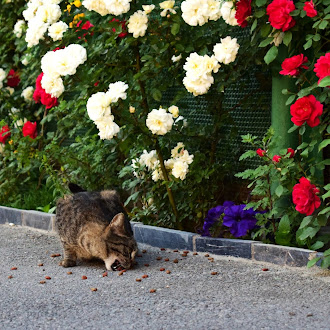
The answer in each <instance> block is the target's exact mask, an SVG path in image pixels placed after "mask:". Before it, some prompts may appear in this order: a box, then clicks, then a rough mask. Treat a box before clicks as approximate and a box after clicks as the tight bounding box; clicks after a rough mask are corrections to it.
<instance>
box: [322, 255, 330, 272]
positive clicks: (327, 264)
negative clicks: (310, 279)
mask: <svg viewBox="0 0 330 330" xmlns="http://www.w3.org/2000/svg"><path fill="white" fill-rule="evenodd" d="M321 267H322V268H324V269H328V268H329V267H330V257H326V258H324V259H323V260H322V262H321Z"/></svg>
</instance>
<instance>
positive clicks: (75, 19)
mask: <svg viewBox="0 0 330 330" xmlns="http://www.w3.org/2000/svg"><path fill="white" fill-rule="evenodd" d="M82 17H85V14H84V13H81V14H77V15H75V16H74V17H73V20H72V22H71V23H70V24H69V27H70V28H73V26H74V25H76V24H77V23H78V21H79V20H80V19H81V18H82Z"/></svg>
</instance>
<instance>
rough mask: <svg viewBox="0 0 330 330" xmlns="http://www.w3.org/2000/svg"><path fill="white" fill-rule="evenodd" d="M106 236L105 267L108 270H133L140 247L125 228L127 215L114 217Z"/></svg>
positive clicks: (121, 214)
mask: <svg viewBox="0 0 330 330" xmlns="http://www.w3.org/2000/svg"><path fill="white" fill-rule="evenodd" d="M126 221H127V220H126ZM126 226H127V224H126ZM104 235H105V244H106V257H105V258H104V262H105V267H106V268H107V269H108V270H111V269H112V270H123V269H129V268H131V267H132V266H133V264H134V258H135V255H136V253H137V251H138V247H137V244H136V241H135V239H134V237H133V236H132V235H131V234H130V233H129V232H128V230H127V228H125V215H124V214H123V213H119V214H117V215H116V216H114V218H113V219H112V221H111V223H110V225H108V226H107V228H106V230H105V234H104Z"/></svg>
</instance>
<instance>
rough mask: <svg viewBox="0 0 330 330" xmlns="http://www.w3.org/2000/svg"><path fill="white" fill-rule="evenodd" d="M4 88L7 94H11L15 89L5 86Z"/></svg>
mask: <svg viewBox="0 0 330 330" xmlns="http://www.w3.org/2000/svg"><path fill="white" fill-rule="evenodd" d="M5 90H6V91H7V92H8V93H9V95H13V94H14V92H15V89H14V88H13V87H9V86H7V87H6V88H5Z"/></svg>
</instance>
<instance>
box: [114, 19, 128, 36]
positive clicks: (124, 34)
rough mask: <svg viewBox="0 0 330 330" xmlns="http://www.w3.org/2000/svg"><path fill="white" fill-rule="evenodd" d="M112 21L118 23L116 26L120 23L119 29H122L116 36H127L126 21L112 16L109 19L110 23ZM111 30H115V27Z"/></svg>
mask: <svg viewBox="0 0 330 330" xmlns="http://www.w3.org/2000/svg"><path fill="white" fill-rule="evenodd" d="M112 22H116V23H118V26H119V25H121V30H122V32H120V33H119V34H118V37H119V38H125V37H126V36H127V34H128V33H127V26H126V21H120V20H119V19H117V18H113V19H112V20H111V21H110V23H112ZM112 31H113V32H116V28H112Z"/></svg>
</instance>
